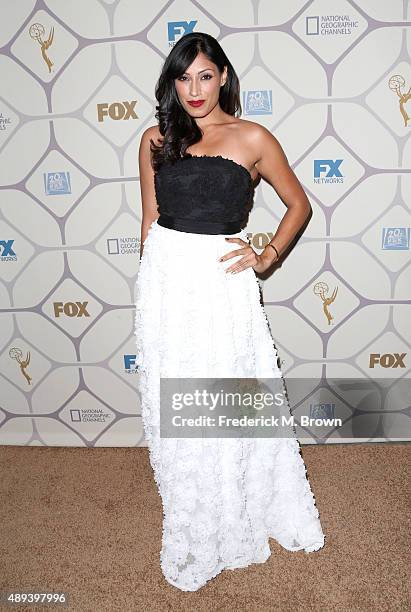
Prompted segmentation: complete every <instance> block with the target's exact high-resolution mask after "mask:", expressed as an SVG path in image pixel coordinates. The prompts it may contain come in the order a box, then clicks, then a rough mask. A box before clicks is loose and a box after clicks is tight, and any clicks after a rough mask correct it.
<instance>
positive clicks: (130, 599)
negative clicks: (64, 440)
mask: <svg viewBox="0 0 411 612" xmlns="http://www.w3.org/2000/svg"><path fill="white" fill-rule="evenodd" d="M302 455H303V457H304V461H305V463H306V466H307V473H308V477H309V479H310V483H311V486H312V489H313V492H314V495H315V497H316V502H317V506H318V508H319V511H320V516H321V521H322V525H323V529H324V532H325V534H326V544H325V546H324V548H323V549H321V550H320V551H316V552H314V553H311V554H309V555H307V554H306V553H304V552H303V551H299V552H294V553H292V552H289V551H286V550H284V549H283V548H282V547H281V546H280V545H279V544H278V543H277V542H276V541H274V540H270V544H271V551H272V555H271V557H270V558H269V560H268V561H267V562H266V563H264V564H259V565H253V566H251V567H248V568H243V569H238V570H235V571H228V570H226V571H223V572H222V573H221V574H219V576H217V577H216V578H214V579H213V580H211V581H210V582H209V583H208V584H207V585H206V586H205V587H203V588H202V589H200V590H199V591H198V592H196V593H187V592H182V591H179V590H178V589H176V588H175V587H173V586H171V585H169V584H168V582H166V580H165V579H164V578H163V576H162V573H161V570H160V566H159V552H160V546H161V533H162V509H161V501H160V498H159V496H158V493H157V489H156V486H155V483H154V480H153V477H152V471H151V467H150V464H149V460H148V451H147V449H146V448H134V449H131V448H107V449H102V448H94V449H80V448H63V447H61V448H60V447H49V448H44V447H16V446H3V447H0V465H1V475H2V476H1V484H0V491H1V533H0V542H1V543H0V565H1V567H0V590H1V591H5V590H9V589H27V588H37V589H42V590H44V589H48V590H53V591H55V592H56V591H65V592H67V593H68V595H69V606H68V607H66V608H59V607H57V606H53V607H49V608H48V609H49V610H58V609H61V610H70V611H72V610H75V611H79V612H83V611H85V612H86V611H87V612H88V611H90V612H97V611H98V612H100V611H103V612H106V611H110V612H111V611H126V612H128V611H134V610H144V611H154V610H161V611H163V610H164V611H170V610H172V611H174V610H175V611H179V612H180V611H186V610H187V611H193V612H194V611H195V612H198V611H207V612H209V611H214V610H218V611H232V610H233V611H247V612H248V611H251V612H254V611H262V612H265V611H274V610H279V611H281V612H288V611H293V612H298V611H300V610H301V611H302V610H304V611H310V610H315V611H321V612H323V611H324V612H329V611H334V610H335V611H337V610H338V611H343V612H345V611H351V610H355V611H357V610H358V611H360V610H361V611H363V610H367V611H368V610H373V611H377V610H378V611H379V612H381V611H384V610H390V611H391V610H398V611H401V612H405V611H406V610H410V609H411V597H410V588H409V568H410V561H411V558H410V540H409V533H410V525H409V516H410V497H409V494H410V478H409V476H410V445H409V444H406V443H404V444H384V443H381V444H364V445H351V444H344V445H330V446H326V447H325V446H316V445H310V446H303V447H302ZM3 609H4V610H9V611H10V610H12V609H15V607H13V608H11V607H9V606H7V607H2V610H3ZM19 609H26V610H27V609H29V610H41V609H42V610H46V609H47V608H44V607H39V606H30V607H29V606H24V607H20V608H19Z"/></svg>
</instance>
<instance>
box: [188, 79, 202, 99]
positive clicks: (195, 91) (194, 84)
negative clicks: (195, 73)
mask: <svg viewBox="0 0 411 612" xmlns="http://www.w3.org/2000/svg"><path fill="white" fill-rule="evenodd" d="M199 90H200V88H199V86H198V81H197V79H192V80H191V85H190V96H193V97H195V96H197V95H198V93H199Z"/></svg>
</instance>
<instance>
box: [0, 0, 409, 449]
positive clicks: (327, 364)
mask: <svg viewBox="0 0 411 612" xmlns="http://www.w3.org/2000/svg"><path fill="white" fill-rule="evenodd" d="M0 8H1V14H0V47H1V49H0V184H1V188H0V198H1V206H0V443H1V444H14V445H50V446H53V445H56V446H57V445H58V446H144V445H145V442H144V438H143V428H142V423H141V417H140V401H139V396H138V393H137V390H136V381H137V378H136V377H137V376H138V370H137V369H136V368H135V350H136V348H135V347H136V345H135V342H136V340H137V342H138V338H137V339H136V338H135V336H134V332H133V324H134V312H135V306H134V304H135V297H136V296H135V280H136V274H137V271H138V262H139V238H140V236H139V233H140V221H141V202H140V187H139V176H138V148H139V142H140V137H141V134H142V132H143V131H144V129H145V128H146V127H148V126H149V125H153V124H154V123H155V118H154V113H155V104H156V101H155V99H154V87H155V83H156V81H157V78H158V75H159V71H160V68H161V66H162V63H163V61H164V58H165V57H166V55H167V53H168V52H169V50H170V49H171V47H172V46H173V45H174V44H175V43H176V41H177V40H178V39H179V38H180V37H181V36H182V35H184V34H186V33H188V32H191V31H204V32H208V33H210V34H212V35H213V36H215V37H216V38H217V39H218V40H219V41H220V44H221V45H222V46H223V48H224V50H225V51H226V53H227V55H228V57H229V58H230V60H231V62H232V64H233V66H234V68H235V70H236V72H237V74H238V75H239V77H240V81H241V103H242V107H243V114H242V117H243V118H244V119H249V120H251V121H256V122H259V123H261V124H263V125H264V126H266V127H267V128H268V129H269V130H270V131H272V133H273V134H275V136H276V137H277V138H278V140H279V141H280V143H281V144H282V146H283V148H284V151H285V153H286V155H287V157H288V160H289V163H290V165H291V166H292V168H293V169H294V171H295V173H296V175H297V176H298V178H299V180H300V181H301V183H302V185H303V187H304V189H305V191H306V193H307V195H308V198H309V200H310V203H311V206H312V209H313V216H312V219H311V220H310V223H309V225H308V226H307V228H306V230H305V232H304V234H303V236H302V237H301V238H300V239H299V241H298V243H297V245H296V246H295V248H294V249H293V251H292V252H291V254H290V255H289V256H288V257H287V258H286V260H285V261H284V263H283V265H282V266H281V267H279V268H278V269H277V270H276V271H275V273H274V274H273V275H271V276H270V277H269V278H268V279H267V280H265V281H263V280H261V281H260V284H261V287H262V289H263V296H264V302H265V308H266V312H267V316H268V318H269V321H270V327H271V330H272V333H273V336H274V340H275V343H276V345H277V348H278V352H279V355H280V359H281V367H282V370H283V373H284V376H285V380H286V382H287V378H289V379H290V380H291V379H293V378H295V379H299V378H300V379H306V380H307V381H308V382H307V385H308V386H309V385H310V384H312V386H313V389H314V386H315V385H314V383H315V381H318V380H323V381H324V380H327V379H329V380H332V381H336V380H338V381H341V380H346V381H347V385H348V386H349V387H350V390H353V396H352V397H351V395H350V394H349V392H347V391H344V392H343V393H342V395H341V394H339V393H338V392H337V391H336V389H335V388H330V389H328V390H327V389H326V388H325V389H323V391H322V395H321V399H318V396H316V395H315V394H314V393H308V394H307V395H306V396H305V397H302V398H300V399H301V402H300V403H299V405H298V406H297V404H296V405H295V406H294V405H293V406H292V409H293V410H295V414H297V413H298V411H299V410H303V409H304V410H305V411H306V412H308V411H309V412H310V414H314V415H315V414H318V413H319V412H318V411H319V410H320V411H322V413H323V414H326V415H327V414H331V413H332V412H333V410H334V409H337V411H339V414H341V413H343V414H344V415H345V418H346V423H345V426H344V429H342V430H341V431H343V432H344V436H345V437H344V436H341V435H338V434H337V435H336V434H334V435H333V436H332V435H329V434H330V432H329V431H327V430H326V432H325V435H324V430H322V431H323V439H321V440H320V438H319V437H318V436H317V435H316V433H315V431H314V430H308V429H307V430H306V432H305V433H306V436H305V437H304V438H302V439H301V442H302V443H319V442H324V441H326V442H329V443H336V442H341V441H347V440H349V441H352V442H358V441H360V440H361V441H363V440H379V441H384V440H392V439H411V435H410V418H409V414H410V413H409V404H410V396H411V393H409V392H408V393H407V392H405V393H403V396H402V397H401V398H400V397H399V395H398V393H397V394H396V393H394V392H393V390H392V383H393V381H398V380H400V379H401V380H403V381H404V382H407V383H409V379H410V359H409V351H410V343H411V302H410V293H411V274H410V257H409V253H410V250H409V248H410V226H411V221H410V218H411V216H410V206H411V197H410V195H411V177H410V168H411V139H410V130H411V119H410V118H409V115H411V112H410V107H411V100H410V98H411V93H410V92H411V89H410V86H411V70H410V57H409V52H410V45H411V28H410V25H411V22H410V6H409V2H408V1H406V0H390V1H384V0H361V1H359V2H352V1H348V0H347V1H345V0H336V1H335V2H328V1H325V0H314V1H308V2H307V1H306V2H303V1H301V0H287V2H278V1H274V0H235V1H229V0H192V1H189V0H174V1H173V0H170V1H162V0H152V1H151V2H138V1H136V0H117V1H116V0H112V1H110V0H71V1H67V0H37V1H36V0H18V1H16V0H14V1H11V0H2V1H1V4H0ZM407 108H408V113H407ZM285 210H286V209H285V207H284V204H283V203H282V202H281V200H280V199H279V198H278V196H277V195H276V193H275V191H274V189H273V188H272V187H271V186H270V185H269V184H267V183H265V182H264V181H261V183H260V184H259V186H258V187H257V189H256V193H255V204H254V208H253V211H252V213H251V215H250V221H249V225H248V227H247V231H248V232H249V235H250V238H251V239H252V243H253V245H254V246H255V247H256V248H257V249H260V248H262V247H263V246H264V245H265V244H266V242H267V241H268V240H270V239H271V237H272V233H273V232H274V231H275V229H276V227H277V226H278V223H279V221H280V219H281V217H282V216H283V215H284V213H285ZM373 381H379V382H381V381H385V383H386V384H385V385H384V384H382V385H379V386H378V389H379V391H378V392H377V393H376V394H374V395H373V396H372V401H371V402H370V401H368V402H367V401H363V398H362V399H359V396H355V392H356V390H357V387H358V389H359V393H364V387H363V385H362V383H370V382H373ZM405 389H406V390H407V389H408V391H409V390H410V386H408V387H405ZM402 390H403V391H404V387H402ZM349 398H351V399H352V401H351V403H350V401H348V399H349ZM358 409H360V412H358ZM356 410H357V412H356ZM361 424H362V425H361ZM361 427H362V429H361ZM359 431H360V432H361V431H362V432H363V436H359V435H358V432H359Z"/></svg>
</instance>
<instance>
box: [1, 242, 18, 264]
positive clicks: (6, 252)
mask: <svg viewBox="0 0 411 612" xmlns="http://www.w3.org/2000/svg"><path fill="white" fill-rule="evenodd" d="M13 244H14V240H0V261H17V255H16V253H15V252H14V250H13Z"/></svg>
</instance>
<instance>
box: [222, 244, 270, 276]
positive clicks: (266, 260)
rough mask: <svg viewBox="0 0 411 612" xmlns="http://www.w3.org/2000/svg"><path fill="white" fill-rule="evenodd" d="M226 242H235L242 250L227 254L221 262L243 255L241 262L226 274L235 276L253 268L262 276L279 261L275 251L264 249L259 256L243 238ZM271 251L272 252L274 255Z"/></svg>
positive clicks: (230, 267) (227, 269) (235, 264)
mask: <svg viewBox="0 0 411 612" xmlns="http://www.w3.org/2000/svg"><path fill="white" fill-rule="evenodd" d="M226 240H227V242H235V243H236V244H240V245H242V248H241V249H235V250H234V251H230V252H229V253H226V254H225V255H223V256H222V257H220V259H219V261H227V260H229V259H231V258H232V257H239V256H240V255H243V257H242V258H241V259H240V260H239V261H237V262H236V263H234V264H232V265H231V266H229V267H228V268H226V270H225V271H226V272H231V273H233V274H235V273H237V272H241V271H242V270H246V269H247V268H253V270H254V272H258V273H259V274H261V273H262V272H265V271H266V270H267V269H268V268H269V267H270V266H272V264H273V263H274V262H275V261H276V259H277V256H276V254H275V252H274V250H273V249H264V251H262V253H260V255H258V254H257V253H256V252H255V251H254V249H253V247H252V246H251V245H249V244H248V243H247V242H245V240H243V239H242V238H226ZM270 251H272V254H271V252H270Z"/></svg>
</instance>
